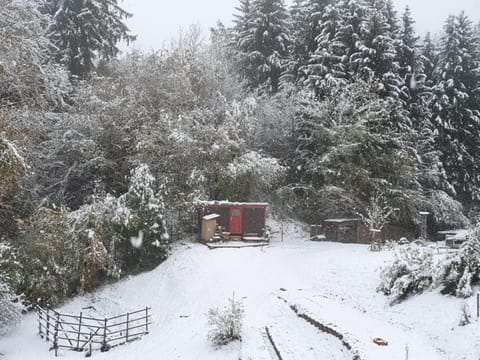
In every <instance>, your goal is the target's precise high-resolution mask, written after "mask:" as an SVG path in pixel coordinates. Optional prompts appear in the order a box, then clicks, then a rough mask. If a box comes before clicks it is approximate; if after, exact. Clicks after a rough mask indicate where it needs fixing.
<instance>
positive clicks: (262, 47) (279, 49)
mask: <svg viewBox="0 0 480 360" xmlns="http://www.w3.org/2000/svg"><path fill="white" fill-rule="evenodd" d="M241 8H242V10H243V9H245V7H241ZM245 15H247V14H246V13H245ZM240 16H241V15H240ZM243 20H247V23H246V24H245V25H244V27H241V25H240V23H239V22H238V23H237V25H236V28H237V33H236V36H237V43H236V46H237V50H238V51H239V52H240V53H241V56H242V63H241V68H242V69H241V71H242V73H243V75H244V77H245V78H246V80H247V82H248V85H249V87H250V88H251V89H255V88H258V87H264V88H267V89H268V91H269V92H271V93H275V92H277V91H278V87H279V79H280V75H281V73H282V70H283V68H284V62H285V60H286V58H287V55H288V49H289V43H290V36H289V29H288V22H287V20H288V14H287V10H286V8H285V5H284V3H283V0H255V1H254V2H252V4H251V12H249V15H248V16H247V17H245V16H244V17H243ZM242 29H243V31H241V32H238V30H242Z"/></svg>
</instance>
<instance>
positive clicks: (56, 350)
mask: <svg viewBox="0 0 480 360" xmlns="http://www.w3.org/2000/svg"><path fill="white" fill-rule="evenodd" d="M59 321H60V314H57V319H56V320H55V334H54V335H53V348H54V349H55V357H57V356H58V323H59Z"/></svg>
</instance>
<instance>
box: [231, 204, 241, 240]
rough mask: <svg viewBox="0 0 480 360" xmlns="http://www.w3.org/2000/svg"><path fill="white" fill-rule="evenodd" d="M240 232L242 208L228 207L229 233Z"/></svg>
mask: <svg viewBox="0 0 480 360" xmlns="http://www.w3.org/2000/svg"><path fill="white" fill-rule="evenodd" d="M241 233H242V208H239V207H232V208H230V234H241Z"/></svg>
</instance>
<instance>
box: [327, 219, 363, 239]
mask: <svg viewBox="0 0 480 360" xmlns="http://www.w3.org/2000/svg"><path fill="white" fill-rule="evenodd" d="M323 228H324V231H325V240H326V241H336V242H343V243H359V244H368V243H369V242H370V240H371V233H370V231H369V230H368V227H367V226H366V225H365V224H364V223H363V221H362V219H327V220H324V222H323Z"/></svg>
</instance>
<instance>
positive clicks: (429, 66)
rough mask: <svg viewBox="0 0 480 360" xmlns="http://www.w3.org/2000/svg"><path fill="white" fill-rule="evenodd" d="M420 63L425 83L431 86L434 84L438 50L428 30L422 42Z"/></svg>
mask: <svg viewBox="0 0 480 360" xmlns="http://www.w3.org/2000/svg"><path fill="white" fill-rule="evenodd" d="M421 53H422V63H423V71H424V73H425V77H426V82H425V84H426V85H427V86H428V87H429V88H432V87H433V86H434V85H435V81H436V75H435V70H436V69H437V66H438V62H439V51H438V47H437V44H436V42H435V41H434V40H433V39H432V35H431V34H430V33H429V32H428V33H427V34H426V35H425V38H424V39H423V44H422V51H421Z"/></svg>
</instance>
